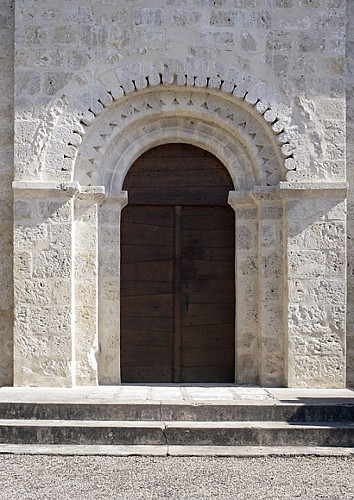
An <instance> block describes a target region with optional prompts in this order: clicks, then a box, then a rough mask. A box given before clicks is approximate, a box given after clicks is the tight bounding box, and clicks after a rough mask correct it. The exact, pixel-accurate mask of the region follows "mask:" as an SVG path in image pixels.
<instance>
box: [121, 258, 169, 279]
mask: <svg viewBox="0 0 354 500" xmlns="http://www.w3.org/2000/svg"><path fill="white" fill-rule="evenodd" d="M169 264H171V263H170V262H169V261H157V262H149V265H146V263H145V262H133V263H130V264H124V263H123V264H122V265H121V273H122V280H123V281H124V280H125V279H128V280H136V281H158V282H161V281H162V282H163V281H165V282H170V281H171V280H172V276H173V269H172V268H171V266H170V265H169Z"/></svg>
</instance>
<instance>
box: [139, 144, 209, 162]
mask: <svg viewBox="0 0 354 500" xmlns="http://www.w3.org/2000/svg"><path fill="white" fill-rule="evenodd" d="M194 156H197V157H211V158H215V156H214V155H212V154H211V153H209V151H206V150H205V149H201V148H197V147H196V146H192V145H190V144H184V143H178V142H175V143H168V144H162V145H161V146H156V147H155V148H151V149H149V150H148V151H146V152H145V153H144V157H146V158H164V157H166V158H171V157H173V158H187V157H194Z"/></svg>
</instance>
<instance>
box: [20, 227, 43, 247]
mask: <svg viewBox="0 0 354 500" xmlns="http://www.w3.org/2000/svg"><path fill="white" fill-rule="evenodd" d="M14 240H15V245H16V247H18V248H19V249H26V248H43V246H46V243H47V240H48V228H47V224H39V225H37V226H15V228H14Z"/></svg>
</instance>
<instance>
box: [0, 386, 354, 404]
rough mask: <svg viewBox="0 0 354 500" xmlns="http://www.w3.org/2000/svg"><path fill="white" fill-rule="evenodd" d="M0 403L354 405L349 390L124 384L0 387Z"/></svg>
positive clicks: (353, 399) (353, 395)
mask: <svg viewBox="0 0 354 500" xmlns="http://www.w3.org/2000/svg"><path fill="white" fill-rule="evenodd" d="M0 402H1V403H7V402H12V403H22V402H26V403H29V402H32V403H60V402H63V403H78V404H80V403H86V404H90V403H92V404H97V403H99V404H115V403H120V404H125V403H126V404H131V403H134V404H147V403H149V404H154V403H156V404H163V403H174V404H179V403H181V404H186V403H187V404H200V403H210V404H213V403H219V404H220V403H223V404H234V405H235V404H236V405H237V404H244V403H245V402H247V404H258V405H261V404H274V405H281V404H336V403H338V404H340V403H352V404H353V403H354V391H353V390H351V389H303V388H296V389H288V388H268V387H267V388H265V387H248V386H247V387H246V386H237V385H232V384H198V385H192V384H146V385H145V384H125V385H119V386H98V387H74V388H57V387H1V388H0Z"/></svg>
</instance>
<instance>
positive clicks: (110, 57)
mask: <svg viewBox="0 0 354 500" xmlns="http://www.w3.org/2000/svg"><path fill="white" fill-rule="evenodd" d="M353 20H354V4H353V2H352V1H351V0H347V1H345V0H154V1H146V0H126V1H120V0H80V1H78V0H63V1H61V2H57V1H56V0H40V1H36V0H2V2H1V8H0V40H1V47H2V50H1V54H0V60H1V61H0V62H1V72H0V84H1V93H0V130H1V141H0V169H1V181H2V182H1V185H0V190H1V206H0V210H1V217H0V221H1V231H0V252H1V259H0V263H1V272H0V287H1V294H0V333H1V336H0V342H1V348H0V382H1V384H2V385H12V384H13V385H16V386H27V385H28V386H29V385H30V386H39V387H40V386H62V387H71V386H74V385H98V384H119V383H120V217H121V212H122V210H123V209H124V206H125V205H126V204H127V203H129V193H126V192H125V191H124V190H123V189H122V186H123V182H124V178H125V175H126V173H127V172H128V170H129V168H130V166H131V165H132V163H133V162H134V161H135V160H136V159H137V158H138V157H139V156H141V154H142V153H144V152H145V151H147V150H149V149H150V148H152V147H154V146H157V145H160V144H166V143H173V142H181V143H183V142H184V143H188V144H193V145H195V146H198V147H201V148H203V149H206V150H208V151H209V152H211V153H212V154H213V155H215V156H216V157H217V158H218V159H219V160H221V162H222V163H223V165H224V166H225V168H226V169H227V170H228V172H229V174H230V176H231V178H232V180H233V183H234V190H233V191H230V193H229V204H230V205H231V207H232V208H233V209H234V211H235V224H236V238H235V267H236V271H235V289H236V319H235V325H236V326H235V382H236V383H240V384H244V383H245V384H261V385H265V386H288V387H318V388H321V387H322V388H336V387H337V388H339V387H344V386H346V385H353V383H354V307H353V305H354V246H353V245H354V243H353V242H354V221H353V219H354V199H353V194H352V192H353V190H352V188H351V184H352V183H353V182H354V178H353V172H354V169H353V161H354V125H353V116H354V113H353V112H354V70H353V68H354V63H353V53H354V35H353V33H354V29H353V28H354V26H353ZM12 270H13V272H12Z"/></svg>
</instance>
